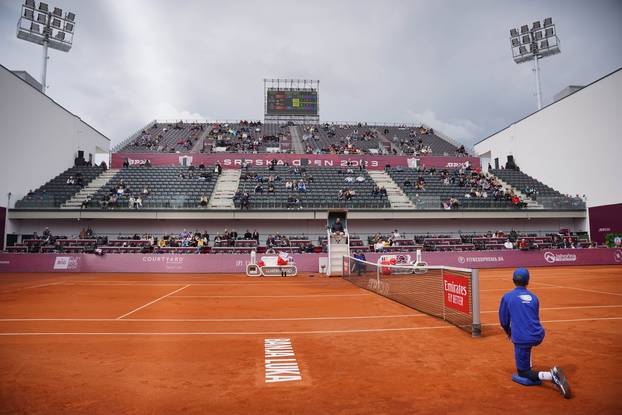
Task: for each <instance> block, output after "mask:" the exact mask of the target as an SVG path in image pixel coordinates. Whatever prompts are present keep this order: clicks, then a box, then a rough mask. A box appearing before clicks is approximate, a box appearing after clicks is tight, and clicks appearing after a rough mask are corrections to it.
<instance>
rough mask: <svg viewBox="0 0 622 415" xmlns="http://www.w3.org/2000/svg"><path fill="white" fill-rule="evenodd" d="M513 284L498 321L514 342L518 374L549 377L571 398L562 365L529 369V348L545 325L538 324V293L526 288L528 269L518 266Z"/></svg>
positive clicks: (538, 339) (540, 336) (536, 379)
mask: <svg viewBox="0 0 622 415" xmlns="http://www.w3.org/2000/svg"><path fill="white" fill-rule="evenodd" d="M512 279H513V281H514V285H515V286H516V288H514V289H513V290H512V291H510V292H507V293H505V294H504V295H503V297H502V298H501V304H500V305H499V322H500V323H501V327H502V328H503V330H504V331H505V333H506V334H507V335H508V338H510V340H511V341H512V343H514V358H515V360H516V369H517V371H518V376H520V377H522V378H526V379H529V380H530V381H531V382H534V383H538V382H540V381H542V380H548V381H552V382H553V383H554V384H555V385H556V386H557V388H558V389H559V391H560V392H561V394H562V395H563V396H564V398H566V399H568V398H570V386H569V385H568V381H567V380H566V377H565V376H564V373H563V372H562V370H561V368H558V367H556V366H555V367H553V368H552V369H551V370H550V371H545V372H535V371H533V370H531V348H532V347H534V346H537V345H539V344H540V343H542V340H544V328H543V327H542V325H541V324H540V316H539V311H540V302H539V301H538V297H536V295H535V294H534V293H532V292H531V291H529V290H528V289H527V284H528V283H529V271H528V270H527V269H525V268H518V269H517V270H516V271H514V275H513V277H512Z"/></svg>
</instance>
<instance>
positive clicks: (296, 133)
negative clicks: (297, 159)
mask: <svg viewBox="0 0 622 415" xmlns="http://www.w3.org/2000/svg"><path fill="white" fill-rule="evenodd" d="M289 132H290V135H291V137H292V150H293V151H294V153H298V154H302V153H304V152H305V147H304V146H303V145H302V137H300V130H298V127H296V126H295V125H290V126H289Z"/></svg>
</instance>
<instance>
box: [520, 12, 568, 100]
mask: <svg viewBox="0 0 622 415" xmlns="http://www.w3.org/2000/svg"><path fill="white" fill-rule="evenodd" d="M510 44H511V47H512V58H513V59H514V62H516V63H524V62H528V61H531V60H532V61H533V71H534V72H535V74H536V96H537V98H538V110H539V109H541V108H542V93H541V91H540V63H539V61H540V59H542V58H546V57H547V56H551V55H556V54H558V53H560V52H561V50H560V49H559V38H558V37H557V30H556V29H555V25H554V24H553V19H552V18H550V17H547V18H546V19H544V21H543V22H542V24H540V21H539V20H538V21H535V22H533V23H532V25H531V29H530V28H529V26H528V25H522V26H521V27H520V33H519V32H518V30H516V29H515V28H512V29H510Z"/></svg>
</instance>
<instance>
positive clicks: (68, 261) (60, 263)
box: [54, 256, 79, 269]
mask: <svg viewBox="0 0 622 415" xmlns="http://www.w3.org/2000/svg"><path fill="white" fill-rule="evenodd" d="M78 260H79V258H78V257H70V256H57V257H56V259H55V260H54V269H78Z"/></svg>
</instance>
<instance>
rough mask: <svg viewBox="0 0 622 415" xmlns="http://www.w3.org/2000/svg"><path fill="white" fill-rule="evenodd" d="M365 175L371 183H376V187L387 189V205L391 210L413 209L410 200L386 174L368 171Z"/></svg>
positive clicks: (378, 171)
mask: <svg viewBox="0 0 622 415" xmlns="http://www.w3.org/2000/svg"><path fill="white" fill-rule="evenodd" d="M367 173H369V175H370V176H371V178H372V179H373V181H374V182H375V183H376V186H378V187H384V188H385V189H387V197H388V199H389V203H391V208H392V209H414V208H415V205H414V203H413V202H412V200H410V199H409V198H408V196H406V194H404V192H403V191H402V189H400V187H399V186H398V185H397V183H395V181H393V179H392V178H391V176H389V174H388V173H386V172H385V171H382V170H368V171H367Z"/></svg>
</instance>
